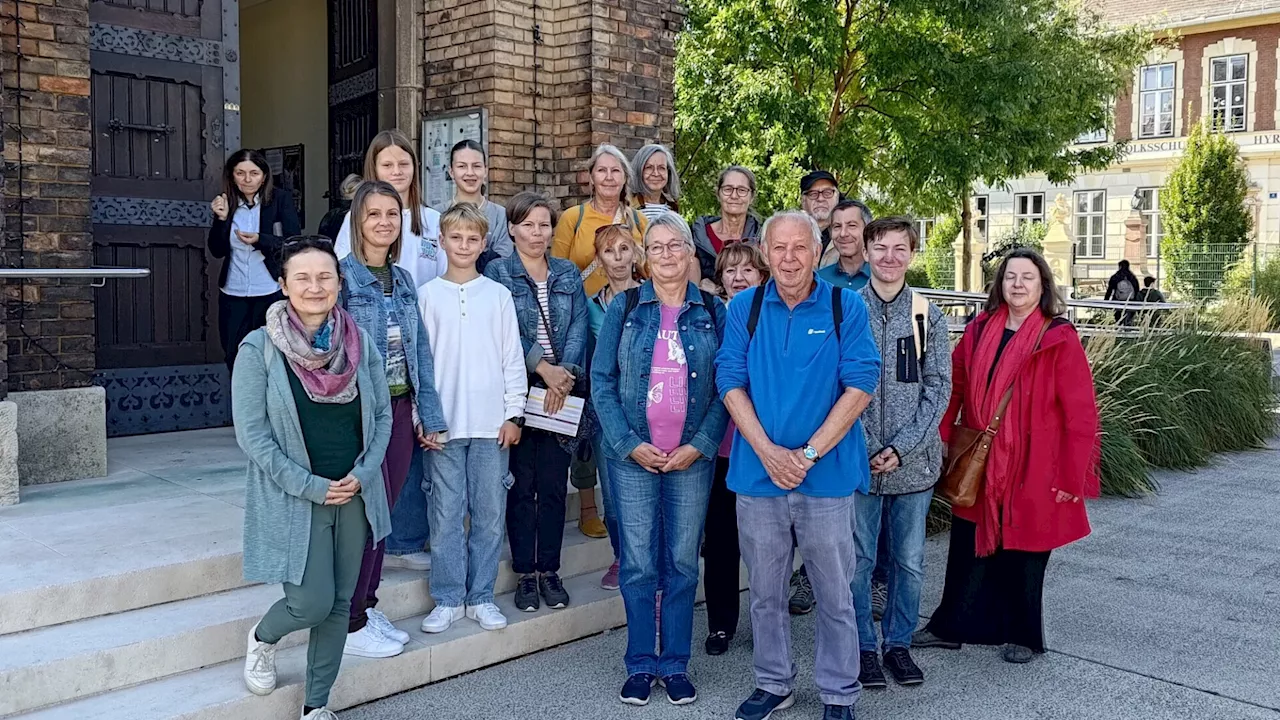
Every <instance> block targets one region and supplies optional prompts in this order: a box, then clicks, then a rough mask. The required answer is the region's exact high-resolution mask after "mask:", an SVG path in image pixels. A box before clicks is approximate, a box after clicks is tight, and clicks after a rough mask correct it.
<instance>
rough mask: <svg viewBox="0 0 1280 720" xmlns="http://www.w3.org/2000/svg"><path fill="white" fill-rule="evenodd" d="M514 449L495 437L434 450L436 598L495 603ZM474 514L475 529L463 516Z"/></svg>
mask: <svg viewBox="0 0 1280 720" xmlns="http://www.w3.org/2000/svg"><path fill="white" fill-rule="evenodd" d="M507 460H508V451H507V450H504V449H503V448H500V447H498V441H497V440H495V439H493V438H476V439H463V440H450V441H449V442H447V443H445V444H444V448H443V449H442V450H436V451H432V452H431V453H429V454H428V465H429V466H430V472H431V498H430V502H429V503H428V505H429V506H430V508H431V597H432V598H433V599H434V600H435V601H436V605H444V606H445V607H458V606H460V605H462V604H463V602H464V601H465V603H466V604H467V605H481V604H484V603H491V602H493V584H494V582H496V581H497V579H498V560H499V559H500V556H501V553H502V528H503V523H504V521H505V519H506V511H507V490H508V489H510V487H511V483H512V478H511V473H510V472H508V471H507ZM468 515H470V516H471V532H470V534H468V533H467V532H466V529H465V528H464V527H463V520H464V518H466V517H467V516H468Z"/></svg>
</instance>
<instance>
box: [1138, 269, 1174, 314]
mask: <svg viewBox="0 0 1280 720" xmlns="http://www.w3.org/2000/svg"><path fill="white" fill-rule="evenodd" d="M1138 301H1139V302H1144V303H1163V302H1168V300H1166V299H1165V297H1164V293H1162V292H1160V288H1158V287H1156V279H1155V278H1153V277H1151V276H1150V275H1147V276H1146V277H1144V278H1142V290H1141V291H1139V292H1138ZM1166 312H1168V311H1167V310H1147V311H1145V312H1144V314H1145V315H1147V317H1148V319H1147V322H1148V323H1150V324H1151V325H1159V324H1160V323H1161V321H1162V320H1163V318H1164V314H1165V313H1166Z"/></svg>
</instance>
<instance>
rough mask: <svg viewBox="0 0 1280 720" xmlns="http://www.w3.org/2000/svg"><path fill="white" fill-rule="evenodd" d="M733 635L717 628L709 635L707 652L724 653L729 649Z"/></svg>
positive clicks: (709, 653) (711, 653)
mask: <svg viewBox="0 0 1280 720" xmlns="http://www.w3.org/2000/svg"><path fill="white" fill-rule="evenodd" d="M731 640H733V636H732V635H730V634H729V633H726V632H725V631H723V630H717V631H715V632H713V633H711V634H710V635H708V636H707V654H708V655H723V654H725V652H727V651H728V650H729V641H731Z"/></svg>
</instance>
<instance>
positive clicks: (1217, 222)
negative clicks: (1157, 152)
mask: <svg viewBox="0 0 1280 720" xmlns="http://www.w3.org/2000/svg"><path fill="white" fill-rule="evenodd" d="M1248 195H1249V171H1248V170H1247V169H1245V165H1244V160H1243V159H1242V158H1241V157H1240V148H1239V146H1237V145H1236V143H1235V141H1234V140H1232V139H1231V138H1229V137H1227V136H1226V135H1224V134H1222V133H1220V132H1214V131H1213V130H1212V129H1211V128H1210V127H1208V126H1206V125H1205V124H1204V122H1198V123H1196V125H1195V127H1193V128H1192V129H1191V136H1190V137H1188V138H1187V148H1186V151H1185V152H1183V154H1182V158H1181V159H1180V160H1179V161H1178V165H1177V166H1176V167H1175V168H1174V169H1173V171H1172V172H1171V173H1169V179H1168V180H1166V181H1165V185H1164V187H1163V188H1162V189H1161V190H1160V213H1161V222H1162V223H1163V228H1164V233H1165V235H1164V242H1163V244H1162V250H1161V256H1162V259H1163V261H1164V264H1165V266H1166V267H1168V268H1169V277H1170V279H1171V280H1172V282H1173V287H1174V288H1175V289H1176V290H1178V291H1180V292H1182V293H1184V294H1186V295H1187V296H1189V297H1191V298H1194V299H1196V300H1207V299H1211V298H1213V297H1215V296H1216V295H1217V293H1218V290H1219V288H1221V286H1222V281H1223V278H1224V276H1225V275H1226V273H1227V269H1228V268H1230V267H1231V266H1233V265H1235V264H1236V262H1237V261H1238V260H1239V259H1240V252H1241V251H1242V250H1243V249H1244V246H1245V245H1246V244H1247V243H1248V242H1249V232H1250V230H1251V229H1252V227H1253V218H1252V217H1251V215H1250V214H1249V209H1248V208H1247V207H1245V199H1246V198H1247V197H1248Z"/></svg>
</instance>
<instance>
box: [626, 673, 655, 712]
mask: <svg viewBox="0 0 1280 720" xmlns="http://www.w3.org/2000/svg"><path fill="white" fill-rule="evenodd" d="M655 682H657V678H656V677H655V676H653V675H650V674H649V673H636V674H635V675H632V676H631V677H629V678H627V681H626V682H625V683H623V684H622V692H620V693H618V699H619V700H621V701H622V702H624V703H626V704H628V705H648V704H649V691H650V689H651V688H652V687H653V684H654V683H655Z"/></svg>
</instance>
